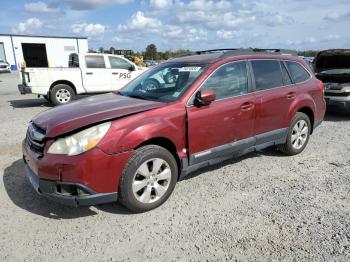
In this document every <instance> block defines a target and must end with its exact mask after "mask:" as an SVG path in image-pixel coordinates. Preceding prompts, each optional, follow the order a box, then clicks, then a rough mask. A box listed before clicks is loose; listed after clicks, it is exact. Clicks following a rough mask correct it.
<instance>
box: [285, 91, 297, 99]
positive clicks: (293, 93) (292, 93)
mask: <svg viewBox="0 0 350 262" xmlns="http://www.w3.org/2000/svg"><path fill="white" fill-rule="evenodd" d="M296 96H297V93H295V92H289V93H288V95H287V99H294V98H295V97H296Z"/></svg>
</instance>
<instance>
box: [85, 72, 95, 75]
mask: <svg viewBox="0 0 350 262" xmlns="http://www.w3.org/2000/svg"><path fill="white" fill-rule="evenodd" d="M86 74H87V75H93V74H94V73H93V72H86Z"/></svg>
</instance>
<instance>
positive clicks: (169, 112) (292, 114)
mask: <svg viewBox="0 0 350 262" xmlns="http://www.w3.org/2000/svg"><path fill="white" fill-rule="evenodd" d="M323 93H324V86H323V84H322V82H321V81H319V80H318V79H316V78H315V76H314V74H313V73H312V70H311V69H310V68H309V66H308V65H307V64H306V63H305V62H304V61H303V60H302V59H299V58H297V57H294V56H291V55H284V54H283V51H281V50H274V51H271V50H270V51H263V50H211V51H210V52H209V51H204V52H201V53H199V54H195V55H188V56H184V57H179V58H175V59H172V60H169V61H168V62H165V63H162V64H160V65H159V66H156V67H154V68H152V69H150V70H148V71H146V72H145V73H144V74H142V75H141V76H140V77H138V78H137V79H135V80H134V81H132V82H130V83H129V84H128V85H126V86H125V87H124V88H123V89H122V90H121V91H119V92H116V93H109V94H105V95H98V96H93V97H89V98H86V99H81V100H79V101H76V102H73V103H71V104H67V105H63V106H59V107H56V108H52V109H50V110H47V111H45V112H43V113H40V114H39V115H37V116H36V117H35V118H34V119H33V120H32V121H31V122H30V125H29V128H28V131H27V135H26V139H25V140H24V142H23V154H24V156H23V159H24V161H25V164H26V165H25V166H26V169H27V175H28V177H29V180H30V182H31V184H32V185H33V186H34V188H35V189H36V190H37V192H38V193H40V194H42V195H43V196H47V197H49V198H52V199H54V200H56V201H59V202H61V203H64V204H68V205H73V206H82V205H96V204H101V203H107V202H114V201H117V200H118V201H120V203H122V204H123V205H124V206H126V207H127V208H129V209H130V210H132V211H134V212H143V211H147V210H150V209H153V208H156V207H158V206H159V205H161V204H162V203H163V202H165V201H166V200H167V198H168V197H169V196H170V194H171V193H172V191H173V189H174V187H175V184H176V182H177V181H178V180H179V179H182V178H183V177H185V176H186V175H188V174H189V173H191V172H192V171H194V170H197V169H199V168H202V167H205V166H208V165H212V164H215V163H217V162H220V161H223V160H226V159H228V158H231V157H234V156H240V155H242V154H246V153H249V152H252V151H255V150H261V149H263V148H266V147H270V146H277V147H278V148H279V149H280V150H281V151H282V152H284V153H285V154H287V155H295V154H298V153H300V152H302V151H303V150H304V148H305V146H306V145H307V143H308V140H309V136H310V134H312V132H313V130H314V129H315V128H316V127H317V126H318V125H319V124H320V123H321V121H322V120H323V117H324V114H325V100H324V94H323Z"/></svg>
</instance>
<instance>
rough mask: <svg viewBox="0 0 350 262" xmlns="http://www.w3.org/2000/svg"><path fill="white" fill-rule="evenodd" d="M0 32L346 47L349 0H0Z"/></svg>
mask: <svg viewBox="0 0 350 262" xmlns="http://www.w3.org/2000/svg"><path fill="white" fill-rule="evenodd" d="M0 16H1V22H0V33H4V34H6V33H10V34H12V33H13V34H26V35H30V34H35V35H56V36H57V35H58V36H86V37H88V38H89V47H90V48H93V49H98V48H99V47H104V48H109V47H112V46H113V47H115V48H130V49H133V50H135V51H142V50H144V49H145V48H146V46H147V45H148V44H150V43H154V44H155V45H156V46H157V47H158V50H161V51H165V50H169V49H171V50H177V49H180V48H181V49H190V50H205V49H213V48H240V47H243V48H244V47H256V48H289V49H297V50H309V49H314V50H321V49H328V48H350V33H349V29H350V0H332V1H330V0H252V1H249V0H231V1H229V0H40V1H36V0H33V1H30V0H29V1H23V0H16V1H13V0H12V1H11V0H2V1H1V10H0Z"/></svg>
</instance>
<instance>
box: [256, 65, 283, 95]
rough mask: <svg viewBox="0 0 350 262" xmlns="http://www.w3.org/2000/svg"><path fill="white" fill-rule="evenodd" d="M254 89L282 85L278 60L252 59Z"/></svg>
mask: <svg viewBox="0 0 350 262" xmlns="http://www.w3.org/2000/svg"><path fill="white" fill-rule="evenodd" d="M251 63H252V68H253V72H254V78H255V86H256V90H266V89H270V88H274V87H279V86H283V79H282V72H281V66H280V62H279V61H278V60H252V61H251Z"/></svg>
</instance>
